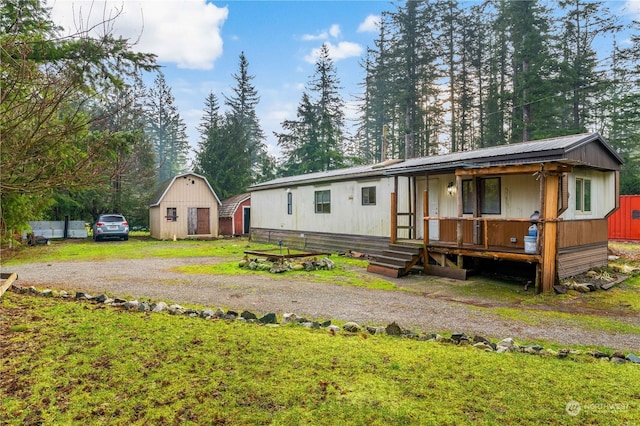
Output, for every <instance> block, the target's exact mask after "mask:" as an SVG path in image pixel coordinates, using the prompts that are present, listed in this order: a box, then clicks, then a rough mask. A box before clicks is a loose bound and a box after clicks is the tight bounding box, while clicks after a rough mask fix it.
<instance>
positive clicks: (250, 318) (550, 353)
mask: <svg viewBox="0 0 640 426" xmlns="http://www.w3.org/2000/svg"><path fill="white" fill-rule="evenodd" d="M10 290H11V291H13V292H15V293H18V294H29V295H33V296H41V297H56V298H61V299H65V300H76V301H87V302H90V303H94V304H102V305H106V306H111V307H114V308H121V309H124V310H126V311H131V312H151V313H159V312H168V313H169V314H170V315H184V316H187V317H190V318H202V319H205V320H226V321H243V322H247V323H255V324H258V325H264V326H268V327H279V326H280V325H281V324H299V325H301V326H302V327H306V328H314V329H319V328H324V329H327V330H328V332H329V333H330V334H332V335H336V334H338V333H343V334H345V335H353V334H358V333H365V332H366V333H369V334H370V335H388V336H395V337H399V338H408V339H413V340H417V341H425V342H439V343H443V344H452V345H456V346H473V347H474V348H477V349H479V350H482V351H485V352H495V353H524V354H530V355H539V356H546V357H553V358H560V359H565V358H570V357H569V356H570V355H572V356H588V357H592V358H596V359H598V360H600V361H607V362H612V363H614V364H626V363H632V364H638V365H640V356H638V355H636V354H634V353H631V352H629V353H627V354H624V353H623V352H622V351H615V352H613V353H606V352H602V351H582V350H576V349H571V348H562V349H559V350H557V351H556V350H553V349H545V348H543V347H542V346H539V345H526V346H521V345H519V344H517V343H516V342H515V341H514V339H513V338H511V337H507V338H505V339H502V340H501V341H499V342H497V343H494V342H491V341H490V340H488V339H486V338H484V337H482V336H473V337H470V336H467V335H466V334H465V333H451V336H450V337H444V336H442V335H440V334H437V333H415V332H413V331H411V330H407V329H404V328H402V327H401V326H400V325H398V324H397V323H396V322H395V321H394V322H392V323H391V324H388V325H387V326H386V327H383V326H377V327H376V326H364V327H363V326H361V325H360V324H358V323H356V322H353V321H348V322H345V323H344V324H343V325H342V327H339V326H337V325H334V324H332V323H331V320H326V321H323V322H319V321H313V320H309V319H307V318H304V317H298V316H297V315H296V314H295V313H284V314H283V315H282V316H281V320H280V322H278V316H277V315H276V314H275V313H274V312H268V313H266V314H264V315H262V316H260V317H258V316H257V315H256V314H254V313H253V312H250V311H247V310H245V311H242V312H241V313H238V312H236V311H233V310H227V311H226V312H225V311H223V310H222V309H221V308H217V309H216V310H215V311H214V310H212V309H187V308H184V307H182V306H180V305H178V304H172V305H167V304H166V303H165V302H162V301H161V302H157V303H155V302H151V301H142V302H141V301H138V300H130V301H128V300H125V299H120V298H115V299H112V298H110V297H108V296H106V295H105V294H100V295H97V296H91V295H89V294H87V293H84V292H81V291H76V292H75V295H72V294H70V293H68V292H66V291H64V290H60V291H58V290H51V289H45V290H38V289H37V288H35V287H34V286H30V287H24V286H21V285H18V284H16V283H12V285H11V287H10ZM571 359H573V358H571Z"/></svg>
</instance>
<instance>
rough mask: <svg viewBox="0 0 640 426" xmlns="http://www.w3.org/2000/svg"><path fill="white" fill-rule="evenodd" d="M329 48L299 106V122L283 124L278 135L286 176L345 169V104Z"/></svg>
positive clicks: (321, 51)
mask: <svg viewBox="0 0 640 426" xmlns="http://www.w3.org/2000/svg"><path fill="white" fill-rule="evenodd" d="M339 89H340V81H339V79H338V76H337V73H336V69H335V66H334V63H333V60H332V59H331V58H330V56H329V47H328V46H327V45H326V44H324V45H323V46H322V48H321V49H320V53H319V56H318V60H317V61H316V66H315V74H314V75H313V76H312V77H311V78H310V80H309V82H308V83H307V89H306V90H305V92H304V93H303V95H302V99H301V101H300V104H299V106H298V111H297V119H296V120H287V121H285V122H283V123H282V128H283V130H284V131H285V132H283V133H279V134H276V136H277V138H278V145H279V146H280V148H281V149H282V152H283V156H284V159H283V162H282V173H283V174H284V175H293V174H299V173H310V172H318V171H325V170H332V169H338V168H341V167H344V166H345V165H346V160H345V143H346V137H345V130H344V112H343V111H344V101H343V100H342V97H341V96H340V93H339Z"/></svg>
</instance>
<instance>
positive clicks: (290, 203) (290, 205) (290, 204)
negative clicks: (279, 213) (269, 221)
mask: <svg viewBox="0 0 640 426" xmlns="http://www.w3.org/2000/svg"><path fill="white" fill-rule="evenodd" d="M287 214H293V194H292V193H290V192H287Z"/></svg>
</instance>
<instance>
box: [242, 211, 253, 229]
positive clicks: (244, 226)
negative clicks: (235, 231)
mask: <svg viewBox="0 0 640 426" xmlns="http://www.w3.org/2000/svg"><path fill="white" fill-rule="evenodd" d="M242 212H243V213H244V215H243V216H244V217H243V221H242V233H243V234H248V233H249V227H250V226H251V207H243V208H242Z"/></svg>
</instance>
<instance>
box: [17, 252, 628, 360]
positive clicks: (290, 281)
mask: <svg viewBox="0 0 640 426" xmlns="http://www.w3.org/2000/svg"><path fill="white" fill-rule="evenodd" d="M213 262H215V260H213ZM211 263H212V258H210V257H207V258H178V259H159V258H147V259H139V260H114V261H100V262H49V263H33V264H23V265H18V266H12V267H11V271H10V272H16V273H18V281H17V283H18V284H20V285H23V286H30V285H33V286H35V287H37V288H39V289H44V288H52V289H53V288H57V289H65V290H73V291H75V290H82V291H85V292H87V293H89V294H91V295H97V294H100V293H107V294H110V295H113V296H120V297H130V298H137V299H147V298H148V299H151V300H152V301H161V300H162V301H165V302H168V303H169V302H174V303H182V304H198V305H203V306H207V307H211V308H217V307H222V308H228V309H233V310H236V311H242V310H244V309H247V310H250V311H252V312H254V313H256V314H257V315H260V314H264V313H266V312H275V313H277V314H279V315H281V314H283V313H285V312H293V313H295V314H296V315H298V316H306V317H310V318H313V319H334V320H341V321H355V322H358V323H360V324H361V325H386V324H389V323H391V322H392V321H395V322H396V323H398V324H399V325H400V326H402V327H403V328H408V329H411V330H413V331H421V332H447V331H448V332H464V333H467V334H468V335H481V336H484V337H487V338H489V337H491V338H494V339H503V338H506V337H513V338H514V339H515V340H516V341H518V342H523V341H526V340H538V339H544V340H552V341H556V342H560V343H562V344H567V345H602V346H607V347H611V348H615V349H619V350H629V351H639V350H640V335H621V334H614V333H605V332H594V331H585V330H583V329H581V328H578V327H575V326H568V325H565V324H562V323H561V321H560V320H557V321H549V322H548V323H544V324H540V325H530V324H525V323H524V322H519V321H515V320H511V319H505V318H501V317H499V316H497V315H495V314H492V313H488V312H486V310H482V309H478V306H474V304H472V303H471V304H470V303H469V302H468V301H465V302H462V301H451V300H443V299H442V298H438V297H433V296H430V295H428V294H418V293H415V292H405V291H384V290H371V289H364V288H355V287H348V286H341V285H332V284H327V283H314V282H310V281H306V280H304V279H301V278H300V275H298V274H296V275H295V276H287V275H286V274H284V275H282V274H279V275H264V274H256V275H237V276H215V275H194V274H183V273H179V272H175V271H172V270H171V268H174V267H176V266H182V265H192V264H211ZM6 272H9V271H6ZM420 280H424V278H420V277H404V278H401V279H400V281H397V282H398V283H413V284H414V285H420ZM477 305H480V306H482V305H481V304H477ZM627 320H628V318H627ZM638 320H639V321H640V319H638Z"/></svg>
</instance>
